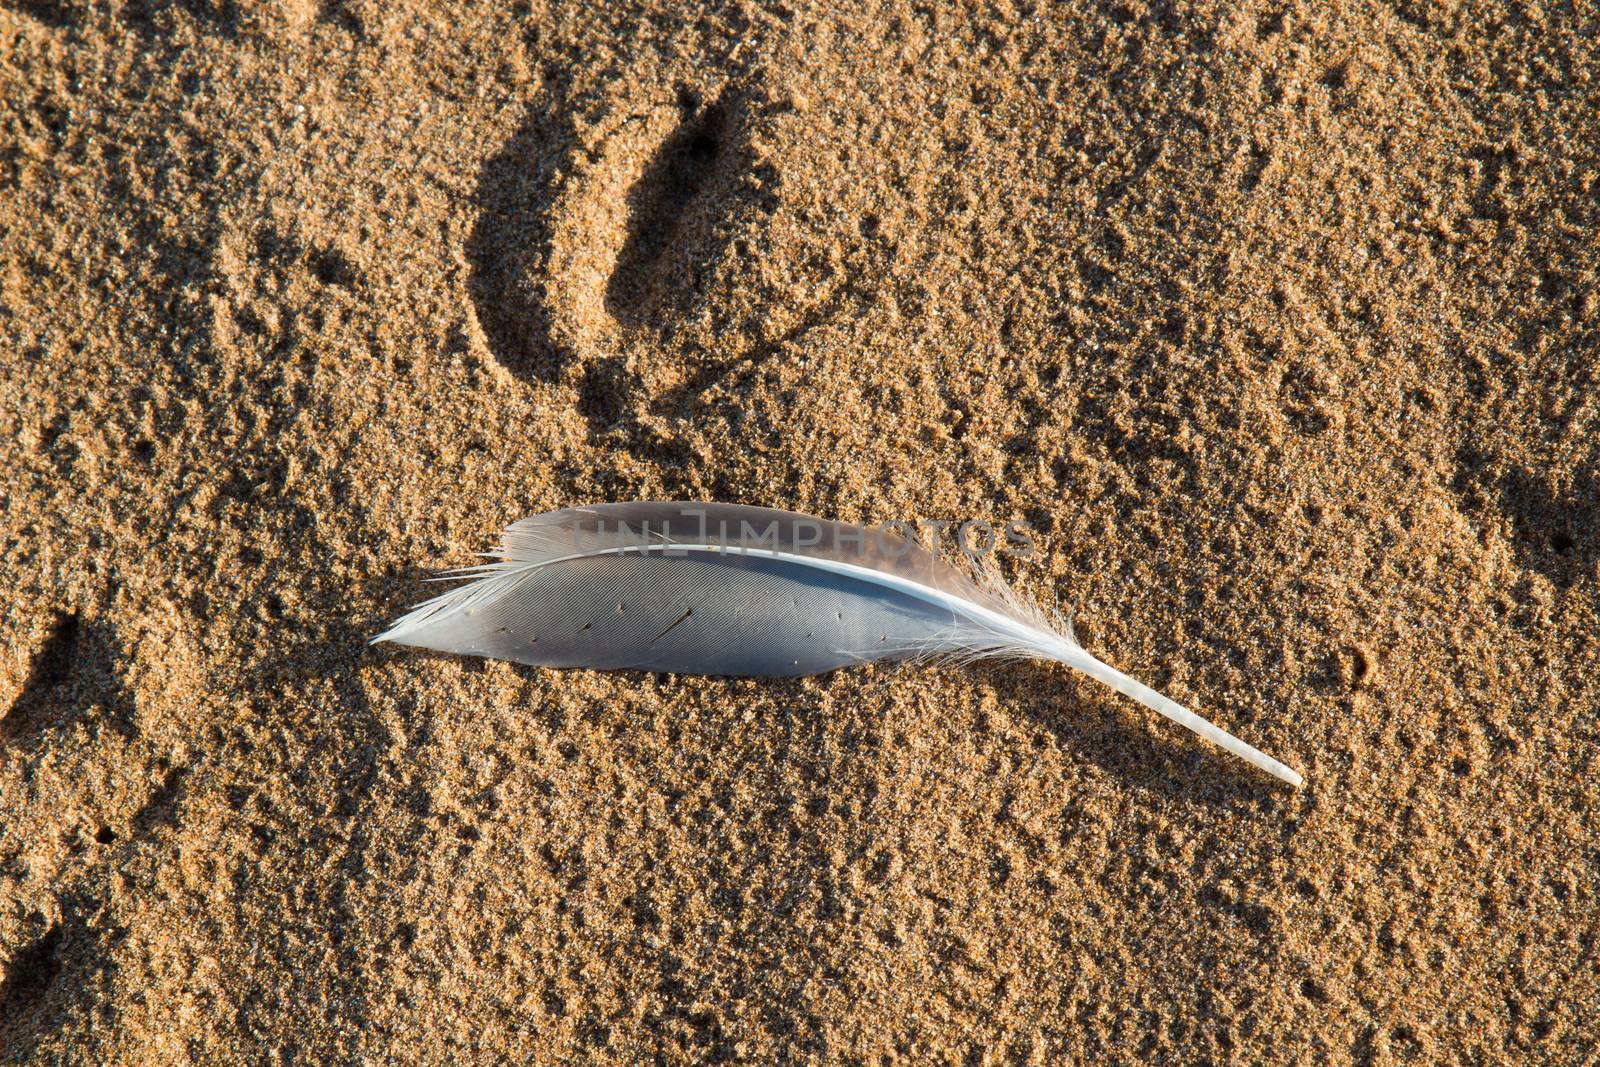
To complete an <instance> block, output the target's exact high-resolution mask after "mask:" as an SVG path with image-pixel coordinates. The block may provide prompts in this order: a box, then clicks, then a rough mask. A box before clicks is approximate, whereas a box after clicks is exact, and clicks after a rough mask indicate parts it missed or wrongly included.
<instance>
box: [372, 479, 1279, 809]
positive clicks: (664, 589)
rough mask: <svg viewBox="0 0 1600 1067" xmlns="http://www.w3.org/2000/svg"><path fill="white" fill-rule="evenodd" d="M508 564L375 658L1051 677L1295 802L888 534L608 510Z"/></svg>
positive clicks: (1043, 618) (574, 522)
mask: <svg viewBox="0 0 1600 1067" xmlns="http://www.w3.org/2000/svg"><path fill="white" fill-rule="evenodd" d="M495 554H496V555H498V556H500V557H501V559H500V562H496V563H490V564H485V565H483V566H480V567H473V568H467V569H466V570H464V571H460V572H456V573H455V575H454V576H453V577H456V578H471V579H473V580H472V581H471V582H469V583H468V584H466V585H463V586H459V587H457V588H455V589H452V590H451V591H449V592H447V593H445V594H444V595H442V596H439V597H436V598H434V599H433V600H430V601H428V602H427V603H425V604H422V605H419V606H418V607H416V608H415V609H413V610H412V611H411V612H410V613H409V614H407V615H405V616H404V617H403V618H401V619H399V620H398V621H397V622H396V623H395V624H394V625H393V626H392V627H390V628H389V629H388V630H387V631H385V632H384V633H382V634H380V635H379V636H378V637H376V638H374V639H373V640H374V641H392V642H395V643H398V644H404V645H413V646H416V647H420V648H428V649H434V650H436V651H440V652H454V653H462V654H466V655H478V656H491V657H494V658H496V659H505V660H511V661H513V662H516V663H526V664H532V665H537V666H544V667H588V668H594V669H601V670H613V669H634V670H647V671H672V672H680V673H687V674H721V675H756V676H786V675H806V674H819V673H822V672H824V671H830V670H834V669H835V668H839V667H847V666H851V665H854V664H860V663H868V662H872V661H876V660H894V659H913V658H924V657H935V656H952V657H960V658H970V657H983V656H1013V657H1024V658H1038V659H1049V660H1056V661H1058V662H1062V663H1066V664H1068V665H1070V666H1072V667H1075V668H1077V669H1078V670H1081V671H1084V672H1085V673H1087V674H1089V675H1091V676H1092V677H1095V678H1097V679H1099V680H1100V681H1102V682H1105V683H1106V684H1107V685H1110V686H1111V687H1112V688H1114V689H1117V690H1118V691H1119V692H1123V693H1126V694H1128V695H1129V696H1132V697H1134V698H1135V699H1136V700H1139V701H1140V702H1141V703H1144V704H1146V705H1147V706H1149V707H1151V708H1153V709H1155V710H1156V711H1159V712H1161V713H1162V714H1163V715H1166V716H1167V717H1169V718H1171V719H1174V720H1175V721H1178V722H1180V723H1182V724H1183V725H1185V726H1187V727H1189V728H1190V729H1192V730H1194V731H1195V732H1196V733H1199V734H1201V735H1202V736H1204V737H1206V738H1208V739H1210V740H1212V741H1214V742H1216V743H1217V744H1219V745H1222V746H1223V747H1224V748H1227V749H1228V750H1229V751H1232V752H1234V753H1235V754H1237V755H1239V756H1241V757H1242V758H1244V759H1246V760H1249V761H1250V762H1251V763H1253V764H1255V765H1256V766H1258V767H1261V768H1262V769H1264V770H1266V771H1268V772H1269V773H1271V774H1274V775H1276V776H1277V777H1279V778H1282V779H1283V780H1285V781H1287V782H1290V783H1291V784H1294V785H1299V784H1300V776H1299V775H1298V774H1296V773H1295V772H1294V771H1292V770H1290V769H1289V768H1287V767H1285V766H1283V765H1282V764H1281V763H1278V761H1276V760H1274V759H1272V758H1271V757H1269V756H1266V755H1264V754H1262V753H1260V752H1258V751H1257V750H1256V749H1254V748H1252V747H1250V746H1249V745H1247V744H1245V743H1244V742H1242V741H1240V740H1238V739H1237V738H1235V737H1233V736H1232V735H1230V734H1228V733H1226V732H1224V731H1222V730H1220V729H1218V728H1217V727H1215V726H1213V725H1212V724H1211V723H1209V722H1207V721H1206V720H1204V719H1202V718H1200V717H1199V716H1198V715H1195V714H1194V713H1193V712H1190V711H1189V710H1188V709H1186V708H1183V707H1181V706H1180V705H1178V704H1176V703H1174V702H1173V701H1171V700H1169V699H1167V698H1166V697H1164V696H1162V695H1161V694H1159V693H1156V692H1155V691H1153V690H1151V689H1148V688H1147V687H1145V686H1143V685H1141V684H1139V683H1138V682H1136V681H1134V680H1133V679H1131V678H1129V677H1127V676H1126V675H1124V674H1122V673H1121V672H1120V671H1117V670H1115V669H1114V668H1112V667H1110V666H1108V665H1106V664H1105V663H1102V662H1101V661H1100V660H1098V659H1096V658H1094V657H1093V656H1091V655H1090V654H1089V653H1088V652H1086V651H1084V649H1083V648H1082V646H1081V645H1079V644H1078V642H1077V641H1076V640H1075V639H1074V638H1073V636H1072V633H1071V629H1070V627H1067V626H1065V624H1063V623H1060V622H1058V620H1057V619H1055V618H1053V617H1051V616H1048V615H1046V614H1045V613H1044V612H1041V611H1040V610H1038V608H1037V607H1034V606H1032V605H1028V604H1026V603H1024V602H1022V601H1021V600H1020V599H1019V598H1017V597H1016V596H1015V594H1013V593H1012V592H1011V590H1010V589H1008V588H1007V587H1005V586H1004V585H1003V583H999V582H997V581H996V582H993V583H989V584H980V583H979V582H977V581H974V580H973V579H971V578H969V577H967V575H965V574H964V573H962V572H961V571H959V570H957V569H956V568H955V567H952V566H951V565H949V564H948V563H945V562H944V561H942V560H940V559H938V558H937V557H936V556H935V555H933V554H932V553H929V552H926V551H924V550H923V549H921V548H919V547H917V546H916V545H914V544H912V543H910V542H909V541H907V540H906V539H905V538H903V537H899V536H897V535H895V534H892V533H886V532H884V531H882V530H874V529H869V528H867V527H863V526H856V525H852V524H849V523H839V522H833V521H830V520H826V519H820V518H817V517H815V516H810V515H802V514H799V513H797V512H788V511H776V510H773V509H770V508H754V507H745V506H741V505H731V504H709V503H708V504H694V503H658V502H641V503H628V504H599V505H594V506H592V507H583V508H568V509H566V510H563V511H557V512H551V513H549V514H545V515H536V516H533V517H531V518H528V519H523V520H521V521H520V522H517V523H514V524H512V526H510V527H509V528H508V529H507V530H506V533H505V536H504V538H503V542H502V544H501V545H500V547H499V549H498V550H497V552H496V553H495Z"/></svg>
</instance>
